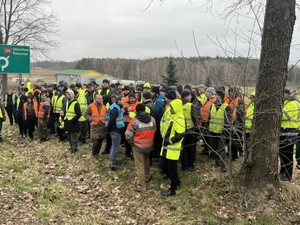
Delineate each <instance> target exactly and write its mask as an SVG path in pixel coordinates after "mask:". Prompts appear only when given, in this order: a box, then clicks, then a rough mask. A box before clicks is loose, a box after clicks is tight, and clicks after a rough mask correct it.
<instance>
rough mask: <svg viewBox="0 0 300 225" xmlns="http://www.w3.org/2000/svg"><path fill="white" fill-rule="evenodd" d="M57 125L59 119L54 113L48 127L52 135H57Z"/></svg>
mask: <svg viewBox="0 0 300 225" xmlns="http://www.w3.org/2000/svg"><path fill="white" fill-rule="evenodd" d="M56 123H57V118H56V116H55V115H54V114H53V113H50V118H49V122H48V126H49V129H50V134H55V126H56Z"/></svg>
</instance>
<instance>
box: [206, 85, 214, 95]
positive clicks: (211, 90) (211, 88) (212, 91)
mask: <svg viewBox="0 0 300 225" xmlns="http://www.w3.org/2000/svg"><path fill="white" fill-rule="evenodd" d="M205 92H209V93H210V94H211V96H215V94H216V91H215V89H214V88H213V87H208V88H206V89H205Z"/></svg>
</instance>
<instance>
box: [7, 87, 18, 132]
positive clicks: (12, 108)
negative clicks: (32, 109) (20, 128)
mask: <svg viewBox="0 0 300 225" xmlns="http://www.w3.org/2000/svg"><path fill="white" fill-rule="evenodd" d="M17 100H18V97H17V95H16V94H14V93H13V91H12V90H11V89H9V90H8V91H7V93H6V94H5V96H4V107H5V110H6V112H7V115H8V118H9V122H10V125H11V126H12V125H13V123H14V120H15V123H17V117H16V108H17Z"/></svg>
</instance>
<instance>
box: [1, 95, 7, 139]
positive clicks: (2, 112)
mask: <svg viewBox="0 0 300 225" xmlns="http://www.w3.org/2000/svg"><path fill="white" fill-rule="evenodd" d="M5 120H6V113H5V108H4V106H3V104H2V102H1V100H0V142H2V141H3V138H2V134H1V132H2V126H3V122H4V121H5Z"/></svg>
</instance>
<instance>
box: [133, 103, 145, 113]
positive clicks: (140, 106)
mask: <svg viewBox="0 0 300 225" xmlns="http://www.w3.org/2000/svg"><path fill="white" fill-rule="evenodd" d="M135 111H136V112H145V105H143V104H137V106H136V108H135Z"/></svg>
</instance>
